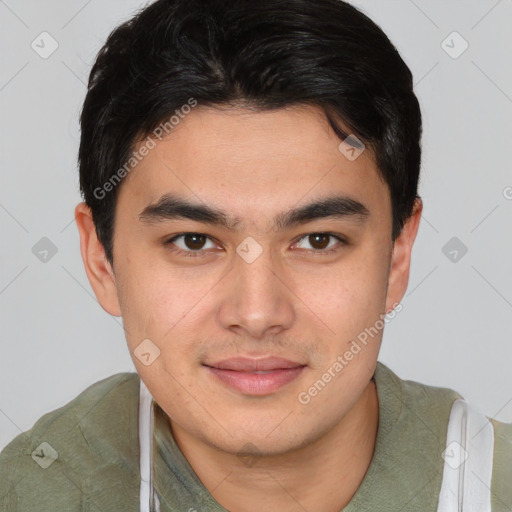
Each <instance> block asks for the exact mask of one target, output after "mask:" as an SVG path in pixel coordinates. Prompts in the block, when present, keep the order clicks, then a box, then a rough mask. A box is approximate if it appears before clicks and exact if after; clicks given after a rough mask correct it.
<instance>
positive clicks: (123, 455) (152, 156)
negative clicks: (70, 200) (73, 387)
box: [0, 0, 512, 512]
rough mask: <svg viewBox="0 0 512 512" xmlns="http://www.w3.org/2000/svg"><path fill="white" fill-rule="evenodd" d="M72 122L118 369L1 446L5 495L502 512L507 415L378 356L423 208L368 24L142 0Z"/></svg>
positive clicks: (380, 49)
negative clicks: (117, 335)
mask: <svg viewBox="0 0 512 512" xmlns="http://www.w3.org/2000/svg"><path fill="white" fill-rule="evenodd" d="M81 127H82V138H81V144H80V152H79V162H80V184H81V191H82V193H83V196H84V199H85V202H84V203H80V204H79V205H77V207H76V210H75V217H76V222H77V226H78V229H79V232H80V240H81V254H82V258H83V261H84V265H85V270H86V272H87V276H88V278H89V281H90V283H91V286H92V288H93V290H94V292H95V294H96V297H97V298H98V301H99V302H100V304H101V305H102V307H103V308H104V309H105V310H106V311H107V312H108V313H109V314H111V315H116V316H122V318H123V323H124V328H125V331H126V339H127V342H128V346H129V350H130V353H131V354H132V357H133V361H134V364H135V366H136V369H137V372H138V373H123V374H118V375H114V376H112V377H110V378H108V379H105V380H103V381H101V382H98V383H96V384H94V385H92V386H91V387H90V388H88V389H86V390H85V391H84V392H83V393H82V394H80V395H79V396H78V397H77V398H75V399H74V400H72V401H71V402H70V403H68V404H67V405H65V406H64V407H62V408H60V409H58V410H56V411H53V412H50V413H49V414H46V415H45V416H43V417H42V418H41V419H40V420H39V421H38V422H37V423H36V424H35V425H34V427H33V428H32V429H31V430H30V431H29V432H26V433H24V434H22V435H20V436H18V437H17V438H16V439H15V440H14V441H12V442H11V444H10V445H8V446H7V448H6V449H5V450H4V451H3V452H2V454H1V456H0V500H1V501H0V503H1V507H0V508H1V510H2V511H14V510H16V511H18V510H19V511H36V510H37V511H41V510H51V511H73V510H77V511H78V510H80V511H104V512H107V511H136V510H160V511H178V510H179V511H189V512H192V511H217V512H218V511H226V510H228V511H231V512H259V511H267V510H268V511H274V510H280V511H283V512H284V511H285V512H292V511H293V512H295V511H311V512H312V511H315V512H335V511H344V512H355V511H376V510H378V511H380V512H385V511H394V512H395V511H398V510H403V511H421V512H435V511H440V512H441V511H444V512H447V511H449V510H453V511H455V510H457V511H460V510H464V511H469V510H475V511H476V510H479V511H488V510H489V511H490V510H492V511H506V510H512V490H511V489H512V485H511V484H512V424H504V423H500V422H498V421H495V420H489V419H488V418H486V417H485V416H483V415H482V414H480V413H478V412H477V411H475V410H474V409H472V408H471V407H470V406H469V405H468V404H467V403H466V402H465V401H464V400H463V399H462V397H461V396H460V395H459V394H458V393H456V392H455V391H452V390H449V389H444V388H436V387H431V386H426V385H422V384H420V383H417V382H412V381H403V380H401V379H400V378H399V377H398V376H397V375H395V374H394V373H393V372H392V371H391V370H390V369H389V368H387V367H386V366H385V365H383V364H382V363H380V362H378V354H379V348H380V343H381V340H382V333H383V327H384V325H385V323H386V322H387V321H388V320H389V318H390V317H392V316H393V315H395V314H396V312H397V311H399V310H400V308H401V305H400V300H401V299H402V297H403V295H404V293H405V290H406V288H407V284H408V277H409V268H410V258H411V250H412V246H413V243H414V240H415V237H416V233H417V231H418V225H419V221H420V216H421V211H422V202H421V199H420V198H419V196H418V195H417V184H418V175H419V169H420V153H421V151H420V137H421V115H420V109H419V105H418V102H417V99H416V97H415V95H414V93H413V90H412V77H411V73H410V71H409V69H408V68H407V66H406V65H405V63H404V62H403V61H402V59H401V58H400V56H399V55H398V53H397V51H396V49H395V48H394V47H393V45H392V44H391V42H390V41H389V40H388V38H387V37H386V36H385V34H384V33H383V32H382V31H381V30H380V28H379V27H378V26H376V25H375V24H374V23H373V22H372V21H371V20H370V19H368V18H367V17H366V16H364V15H363V14H362V13H361V12H359V11H358V10H356V9H355V8H354V7H352V6H350V5H349V4H347V3H344V2H342V1H340V0H314V1H313V0H290V1H288V2H281V1H277V0H260V1H258V2H254V1H253V0H222V1H221V0H186V1H184V0H158V1H156V2H154V3H153V4H151V5H149V6H148V7H146V8H145V9H143V10H142V11H141V12H140V13H139V14H137V16H135V17H134V18H133V19H131V20H129V21H128V22H126V23H124V24H123V25H121V26H120V27H119V28H117V29H116V30H115V31H114V32H113V33H112V34H111V35H110V36H109V38H108V41H107V42H106V44H105V46H104V47H103V48H102V49H101V51H100V53H99V55H98V57H97V60H96V62H95V64H94V67H93V69H92V72H91V76H90V81H89V89H88V93H87V97H86V99H85V103H84V107H83V112H82V117H81Z"/></svg>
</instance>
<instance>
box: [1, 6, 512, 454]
mask: <svg viewBox="0 0 512 512" xmlns="http://www.w3.org/2000/svg"><path fill="white" fill-rule="evenodd" d="M353 3H354V4H356V5H358V6H359V7H361V8H363V10H364V11H365V12H366V13H367V14H368V15H369V16H370V17H371V18H372V19H373V20H375V21H376V22H377V23H378V24H379V25H380V26H381V27H382V28H383V29H384V31H385V32H386V33H387V34H388V36H389V37H390V39H391V40H392V41H393V43H394V44H395V45H396V46H397V48H398V50H399V52H400V53H401V55H402V57H403V58H404V60H405V61H406V62H407V64H408V65H409V67H410V68H411V70H412V72H413V75H414V78H415V84H416V85H415V90H416V93H417V95H418V97H419V100H420V103H421V106H422V113H423V118H424V137H423V148H424V153H423V167H422V176H421V183H420V194H421V196H422V198H423V200H424V215H423V219H422V222H421V226H420V230H419V234H418V238H417V241H416V245H415V248H414V250H413V263H412V269H411V277H410V281H409V288H408V291H407V293H406V296H405V297H404V300H403V301H402V304H403V310H402V311H401V312H400V313H399V314H398V315H397V317H396V318H395V319H394V320H393V321H392V322H391V323H390V324H389V325H388V326H387V327H386V329H385V335H384V341H383V348H382V351H381V356H380V360H381V361H382V362H384V363H385V364H387V365H389V366H390V368H391V369H392V370H393V371H395V372H396V373H397V374H398V375H399V376H400V377H402V378H405V379H411V380H417V381H420V382H424V383H427V384H431V385H435V386H443V387H450V388H452V389H455V390H457V391H458V392H459V393H461V394H462V395H463V396H464V397H465V398H466V399H467V400H468V401H470V402H471V403H473V404H474V405H475V407H477V408H479V409H480V410H481V411H482V412H484V413H485V414H487V415H489V416H493V417H496V418H497V419H500V420H501V421H507V422H512V371H511V363H512V343H511V333H512V314H511V313H512V272H511V261H512V230H511V225H512V222H511V221H512V199H511V198H512V172H511V147H512V72H511V65H510V55H511V54H512V31H511V30H510V21H511V20H512V2H511V1H510V0H501V1H496V0H473V1H468V0H464V1H463V0H451V1H446V0H442V1H440V0H437V1H433V0H428V1H427V0H414V1H412V0H359V1H357V2H353ZM143 5H144V2H141V1H138V0H107V1H106V0H101V1H100V0H89V1H84V0H72V1H71V0H66V1H64V0H60V1H57V0H45V2H41V1H40V0H0V42H1V48H2V51H1V55H0V58H1V65H0V113H1V132H0V144H1V153H0V172H1V180H2V181H1V183H2V187H1V189H0V223H1V229H2V231H1V233H2V251H1V261H0V312H1V313H0V314H1V320H2V327H3V329H2V336H1V352H0V448H1V447H3V446H4V445H5V444H6V443H7V442H8V441H9V440H10V439H12V438H13V437H14V436H15V435H17V434H18V433H19V432H20V431H23V430H26V429H28V428H30V427H31V426H32V425H33V423H34V422H35V421H36V420H37V419H38V418H39V417H40V416H41V415H42V414H43V413H45V412H48V411H50V410H52V409H55V408H57V407H60V406H62V405H63V404H65V403H66V402H68V401H69V400H71V399H72V398H74V397H75V396H76V395H77V394H78V393H79V392H81V391H82V390H83V389H85V388H86V387H87V386H88V385H89V384H91V383H93V382H95V381H97V380H99V379H102V378H104V377H107V376H109V375H112V374H114V373H117V372H121V371H135V369H134V366H133V364H132V361H131V359H130V356H129V353H128V350H127V348H126V345H125V339H124V333H123V329H122V326H121V319H120V318H116V317H111V316H110V315H108V314H107V313H106V312H105V311H104V310H103V309H102V308H101V307H100V306H99V304H98V302H97V301H96V299H95V297H94V294H93V292H92V289H91V287H90V285H89V282H88V280H87V277H86V274H85V271H84V268H83V265H82V260H81V256H80V252H79V237H78V231H77V228H76V225H75V223H74V218H73V209H74V206H75V205H76V204H77V203H78V202H79V201H80V200H81V198H80V195H79V192H78V172H77V168H76V154H77V149H78V144H79V130H78V115H79V111H80V108H81V104H82V102H83V99H84V95H85V91H86V86H85V83H86V80H87V76H88V73H89V70H90V67H91V64H92V62H93V58H94V56H95V54H96V52H97V51H98V50H99V48H100V47H101V45H102V44H103V42H104V41H105V38H106V36H107V35H108V34H109V33H110V31H111V30H112V29H113V28H114V27H115V26H116V25H117V24H118V23H120V22H121V21H123V20H125V19H127V18H128V17H129V16H130V14H131V13H133V12H134V11H135V10H136V9H138V8H139V7H142V6H143ZM43 31H47V32H49V33H50V34H51V36H52V37H53V38H54V39H55V40H56V41H57V42H58V45H59V46H58V49H57V50H56V51H55V52H54V53H53V54H52V55H51V56H50V57H48V58H47V59H43V58H41V57H40V56H39V55H38V54H37V53H36V52H35V51H34V50H33V49H32V48H31V43H32V41H34V40H36V43H37V41H40V38H38V36H39V35H40V34H41V32H43ZM453 31H457V32H458V33H459V34H460V35H461V36H462V37H463V38H464V39H465V40H466V41H467V42H468V43H469V48H468V49H467V50H466V51H465V52H464V53H463V54H462V55H460V56H459V57H458V58H456V59H454V58H452V57H451V56H450V55H448V53H446V51H445V50H444V49H443V47H442V42H443V40H445V39H446V38H447V36H449V34H451V33H452V32H453ZM39 44H40V45H41V43H39ZM445 45H448V46H451V47H452V48H451V49H449V48H448V49H449V51H451V52H452V53H453V52H456V51H458V50H459V49H461V48H462V46H461V40H458V39H457V38H455V39H454V38H453V37H451V38H448V40H447V41H446V43H445ZM45 47H46V48H48V47H49V46H45ZM507 187H509V188H507ZM42 237H48V238H49V239H50V240H51V241H52V242H53V243H54V244H55V246H56V247H57V253H56V254H55V255H54V256H53V257H51V258H48V261H47V262H42V261H40V260H39V259H38V258H37V257H36V256H35V255H34V254H33V252H32V248H33V246H34V245H35V244H36V243H37V242H38V241H39V240H40V239H41V238H42ZM452 237H457V238H458V239H459V240H460V241H461V242H462V243H463V244H464V245H465V246H466V247H467V248H468V252H467V253H466V254H465V255H463V256H461V252H460V251H459V252H458V254H457V257H458V259H457V261H456V262H453V261H451V260H450V259H449V258H448V257H447V256H445V254H444V253H443V252H442V248H443V246H444V245H445V244H446V243H447V242H448V241H449V240H450V239H451V238H452ZM450 250H451V249H450ZM449 256H450V255H449ZM453 256H454V253H452V255H451V257H453Z"/></svg>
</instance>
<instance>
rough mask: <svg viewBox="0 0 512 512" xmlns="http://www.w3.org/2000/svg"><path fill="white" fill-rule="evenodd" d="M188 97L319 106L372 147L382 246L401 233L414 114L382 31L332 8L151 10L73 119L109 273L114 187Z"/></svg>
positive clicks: (224, 5) (407, 79)
mask: <svg viewBox="0 0 512 512" xmlns="http://www.w3.org/2000/svg"><path fill="white" fill-rule="evenodd" d="M191 98H193V101H196V102H197V104H199V105H209V106H218V105H219V106H220V105H225V106H228V107H229V106H233V105H238V106H246V107H249V108H253V109H256V110H268V109H279V108H284V107H287V106H291V105H297V104H311V105H316V106H319V107H320V108H321V109H322V110H323V112H324V113H325V115H326V117H327V119H328V121H329V123H330V124H331V126H332V128H333V130H334V131H335V133H336V134H337V135H338V137H340V139H344V138H345V137H347V135H348V134H347V133H346V131H344V130H343V129H342V128H341V127H340V126H339V125H338V124H337V122H336V120H337V119H338V120H340V121H341V122H342V123H343V124H344V125H345V126H348V127H349V128H350V132H351V133H352V134H354V135H356V137H358V138H359V139H360V140H361V141H363V143H364V144H365V145H366V146H367V147H369V148H371V150H372V154H373V155H374V157H375V162H376V164H377V168H378V171H379V174H380V176H381V178H382V179H383V181H384V182H385V183H386V184H387V185H388V187H389V190H390V195H391V202H392V210H393V227H392V235H391V236H392V240H393V241H394V240H395V239H396V237H397V236H398V235H399V234H400V232H401V230H402V228H403V225H404V222H405V221H406V220H407V218H408V217H410V215H411V213H412V209H413V205H414V200H415V198H416V197H419V196H417V187H418V179H419V170H420V161H421V147H420V139H421V132H422V127H421V112H420V107H419V104H418V100H417V98H416V96H415V95H414V93H413V82H412V74H411V72H410V70H409V68H408V67H407V65H406V64H405V63H404V61H403V60H402V58H401V57H400V55H399V54H398V51H397V50H396V48H395V47H394V46H393V44H392V43H391V42H390V41H389V39H388V38H387V36H386V35H385V34H384V32H383V31H382V30H381V29H380V27H378V26H377V25H376V24H375V23H374V22H373V21H372V20H370V19H369V18H368V17H367V16H366V15H365V14H363V13H362V12H360V11H359V10H358V9H356V8H355V7H353V6H351V5H350V4H347V3H345V2H343V1H341V0H257V1H255V0H157V1H156V2H154V3H152V4H150V5H148V6H146V7H145V8H143V9H141V10H140V11H139V12H137V13H136V15H135V16H134V17H132V18H131V19H129V20H128V21H126V22H124V23H123V24H122V25H120V26H119V27H117V28H116V29H115V30H114V31H113V32H112V33H111V34H110V35H109V37H108V39H107V41H106V43H105V45H104V46H103V47H102V48H101V50H100V51H99V53H98V55H97V58H96V61H95V63H94V65H93V67H92V70H91V73H90V76H89V84H88V92H87V95H86V98H85V101H84V105H83V110H82V113H81V118H80V124H81V140H80V149H79V155H78V160H79V168H80V191H81V193H82V195H83V198H84V201H85V202H86V204H87V205H88V206H89V207H90V208H91V210H92V217H93V221H94V225H95V227H96V232H97V235H98V239H99V240H100V242H101V243H102V245H103V247H104V249H105V254H106V257H107V259H108V261H109V262H110V263H111V264H113V234H114V212H115V205H116V198H117V193H118V188H119V187H115V184H116V182H114V181H113V179H116V180H117V182H119V181H120V180H121V178H122V177H124V176H125V175H126V166H124V169H125V172H124V173H123V172H119V171H121V168H122V167H123V165H124V164H125V163H126V162H127V161H128V160H129V159H130V154H131V152H132V151H133V148H134V145H135V144H136V143H137V142H140V141H141V140H142V139H144V137H146V136H147V135H148V134H150V133H151V132H152V131H154V130H155V129H156V128H157V127H158V126H159V125H160V124H161V123H162V122H163V121H165V120H167V119H169V118H170V116H172V115H173V114H174V113H175V112H176V111H177V109H180V107H182V106H183V105H187V104H191V101H190V100H191ZM116 173H117V176H116ZM108 183H110V184H111V186H108V185H107V184H108ZM98 191H101V192H98ZM107 192H109V193H107Z"/></svg>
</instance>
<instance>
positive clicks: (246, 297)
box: [218, 245, 295, 339]
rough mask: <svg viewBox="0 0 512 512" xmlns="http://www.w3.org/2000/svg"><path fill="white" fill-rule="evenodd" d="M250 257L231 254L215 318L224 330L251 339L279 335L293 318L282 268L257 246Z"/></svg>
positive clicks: (292, 307) (287, 284)
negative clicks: (253, 257) (232, 256)
mask: <svg viewBox="0 0 512 512" xmlns="http://www.w3.org/2000/svg"><path fill="white" fill-rule="evenodd" d="M260 247H261V249H262V250H261V249H260V250H261V253H260V254H259V255H258V256H257V257H256V259H254V260H252V259H251V258H245V257H244V255H243V252H240V254H241V255H242V256H240V255H239V254H238V253H237V254H236V255H234V258H233V262H232V264H233V269H232V270H231V272H229V274H228V276H226V280H225V282H224V283H223V285H222V286H223V288H222V292H221V294H220V296H221V302H220V305H219V310H218V315H219V321H220V323H221V325H222V327H223V328H224V329H229V330H231V331H237V333H238V334H240V335H242V336H246V337H251V338H253V339H261V338H264V337H265V336H269V335H275V334H279V333H280V332H281V331H283V330H287V329H289V328H290V327H291V325H292V324H293V321H294V317H295V312H294V302H293V299H294V297H295V296H294V294H293V291H292V284H291V283H290V282H289V279H287V277H286V275H285V268H284V266H283V265H282V264H280V262H279V261H276V258H275V257H273V255H272V254H271V252H270V250H269V249H268V248H267V247H266V246H265V247H263V246H261V245H260Z"/></svg>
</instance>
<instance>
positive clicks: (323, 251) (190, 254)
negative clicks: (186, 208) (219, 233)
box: [164, 231, 349, 258]
mask: <svg viewBox="0 0 512 512" xmlns="http://www.w3.org/2000/svg"><path fill="white" fill-rule="evenodd" d="M186 235H199V236H205V237H206V238H208V239H209V240H211V241H212V239H211V237H209V236H208V235H206V234H204V233H195V232H186V233H180V234H178V235H174V236H173V237H171V238H169V239H168V240H166V241H165V242H164V245H165V246H166V248H167V249H168V250H169V251H171V252H173V253H175V254H176V255H178V256H185V257H187V258H197V257H202V256H203V254H204V252H205V251H203V250H201V249H199V250H197V251H183V250H181V249H173V248H171V244H172V243H173V242H174V241H175V240H177V239H178V238H181V237H182V236H186ZM311 235H324V236H330V237H332V238H336V239H337V240H338V242H340V243H339V244H336V245H335V246H334V247H331V248H330V249H316V250H315V249H306V252H308V253H313V254H318V255H320V256H323V255H325V254H331V253H333V252H336V251H339V250H340V249H341V247H343V246H347V245H349V242H348V241H347V240H346V239H345V238H343V237H341V236H340V235H336V234H334V233H330V232H324V231H319V232H316V231H315V232H312V233H308V234H306V235H304V236H302V237H300V238H299V239H298V240H297V243H298V242H300V241H301V240H303V239H304V238H307V237H308V236H311Z"/></svg>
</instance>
